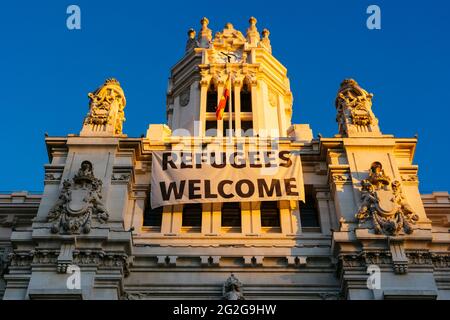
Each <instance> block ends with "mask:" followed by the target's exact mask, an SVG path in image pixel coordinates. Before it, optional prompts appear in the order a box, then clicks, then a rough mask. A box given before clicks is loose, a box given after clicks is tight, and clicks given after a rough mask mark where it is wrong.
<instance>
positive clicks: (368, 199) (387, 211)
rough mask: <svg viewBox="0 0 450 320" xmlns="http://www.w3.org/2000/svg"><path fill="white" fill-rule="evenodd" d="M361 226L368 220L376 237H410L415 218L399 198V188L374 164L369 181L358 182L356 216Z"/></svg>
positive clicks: (379, 166)
mask: <svg viewBox="0 0 450 320" xmlns="http://www.w3.org/2000/svg"><path fill="white" fill-rule="evenodd" d="M356 218H357V219H358V220H360V221H361V222H364V221H366V220H369V219H370V220H371V221H372V224H373V228H374V230H375V233H378V234H386V235H397V234H399V233H400V232H401V231H403V232H405V233H406V234H411V233H413V231H414V230H413V225H414V224H416V222H417V220H418V219H419V217H418V215H417V214H415V213H414V212H413V209H412V208H411V206H410V205H409V204H408V202H407V201H406V199H405V197H404V196H403V194H402V190H401V184H400V182H399V181H397V180H395V181H393V182H391V179H390V178H389V177H388V176H386V175H385V173H384V171H383V167H382V165H381V163H379V162H374V163H373V164H372V166H371V168H370V173H369V178H368V179H365V180H362V181H361V205H360V208H359V210H358V213H357V214H356Z"/></svg>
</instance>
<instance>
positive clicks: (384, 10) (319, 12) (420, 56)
mask: <svg viewBox="0 0 450 320" xmlns="http://www.w3.org/2000/svg"><path fill="white" fill-rule="evenodd" d="M211 2H212V1H174V0H171V1H157V2H155V3H153V2H150V1H132V0H129V1H92V0H90V1H79V0H74V1H73V2H68V1H61V0H60V1H50V0H39V1H37V0H36V1H7V2H6V1H5V2H2V4H1V6H0V15H1V16H0V40H1V42H0V43H1V51H0V75H1V77H0V88H1V93H2V99H1V100H0V106H1V111H2V125H1V127H0V133H1V136H2V138H3V145H2V147H1V150H2V154H1V157H0V166H1V168H2V169H1V170H0V190H31V191H40V190H42V189H43V172H44V170H43V165H44V164H45V163H47V154H46V148H45V143H44V133H45V132H48V133H49V134H50V135H52V136H57V135H59V136H64V135H66V134H69V133H78V132H79V130H80V127H81V123H82V120H83V117H84V116H85V114H86V112H87V109H88V97H87V93H88V92H90V91H92V90H94V89H95V88H97V87H98V86H99V85H100V84H102V83H103V81H104V80H105V79H106V78H108V77H116V78H117V79H118V80H119V81H120V82H121V84H122V86H123V88H124V90H125V94H126V97H127V107H126V109H125V113H126V118H127V121H126V123H125V125H124V131H125V133H127V134H128V135H129V136H139V135H140V134H141V133H144V132H145V131H146V129H147V126H148V124H149V123H163V122H165V92H166V86H167V78H168V76H169V69H170V67H171V66H172V65H174V64H175V63H176V62H177V60H178V59H179V58H180V57H181V56H182V55H183V53H184V46H185V41H186V31H187V30H188V28H190V27H194V28H195V29H196V30H198V29H199V20H200V18H201V17H202V16H207V17H208V18H209V20H210V28H211V29H213V31H214V32H216V31H218V30H221V29H222V27H223V26H224V24H225V23H226V22H228V21H229V22H232V23H233V24H234V26H235V28H237V29H240V30H241V31H242V32H245V30H246V28H247V25H248V22H247V21H248V18H249V17H250V16H251V15H254V16H255V17H256V18H257V19H258V24H257V26H258V27H259V30H260V31H261V30H262V29H263V28H264V27H267V28H269V29H270V31H271V41H272V47H273V54H274V55H275V56H276V57H277V58H278V59H279V60H280V61H281V62H282V63H283V64H284V65H285V66H286V67H287V68H288V72H289V77H290V80H291V88H292V91H293V94H294V114H293V119H292V120H293V123H309V124H310V125H311V127H312V129H313V131H314V134H317V133H321V134H322V135H323V136H332V135H334V134H335V133H336V131H337V125H336V122H335V109H334V97H335V95H336V91H337V89H338V88H339V84H340V82H341V80H342V79H344V78H347V77H353V78H355V79H356V80H357V81H358V82H359V83H360V84H361V86H362V87H364V88H366V89H367V90H368V91H369V92H372V93H374V108H373V110H374V112H375V115H376V116H377V117H378V118H379V120H380V127H381V130H382V131H383V133H390V134H395V135H396V136H398V137H412V136H414V134H416V133H418V134H419V144H418V148H417V150H416V157H415V163H417V164H418V165H419V178H420V190H421V192H424V193H427V192H431V191H433V190H450V179H449V178H450V175H449V173H448V170H449V169H448V164H449V161H448V159H450V148H449V144H448V142H449V138H450V137H449V127H450V124H449V123H448V121H449V119H450V102H449V99H450V97H449V95H448V92H449V86H450V61H449V57H450V41H449V40H450V37H449V31H450V18H449V16H450V1H445V0H442V1H431V0H429V1H392V0H391V1H381V0H372V1H365V0H345V1H343V0H341V1H334V0H333V1H331V0H330V1H312V0H309V1H295V2H294V1H282V0H277V1H249V0H246V1H216V2H215V3H214V4H211ZM70 4H76V5H79V6H80V8H81V14H82V16H81V26H82V29H81V30H79V31H70V30H68V29H67V28H66V18H67V14H66V8H67V6H68V5H70ZM370 4H377V5H379V6H380V7H381V14H382V22H381V23H382V25H381V26H382V29H381V30H368V29H367V28H366V19H367V17H368V15H367V14H366V8H367V6H368V5H370Z"/></svg>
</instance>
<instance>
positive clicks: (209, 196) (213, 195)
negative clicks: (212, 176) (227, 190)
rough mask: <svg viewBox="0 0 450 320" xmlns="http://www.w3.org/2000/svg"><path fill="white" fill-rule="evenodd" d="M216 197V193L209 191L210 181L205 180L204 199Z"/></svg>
mask: <svg viewBox="0 0 450 320" xmlns="http://www.w3.org/2000/svg"><path fill="white" fill-rule="evenodd" d="M212 198H217V193H211V181H210V180H205V199H212Z"/></svg>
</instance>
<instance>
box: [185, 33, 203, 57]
mask: <svg viewBox="0 0 450 320" xmlns="http://www.w3.org/2000/svg"><path fill="white" fill-rule="evenodd" d="M195 34H196V32H195V30H194V29H189V31H188V40H187V42H186V52H189V51H191V50H192V49H194V48H197V47H199V46H200V43H199V42H198V41H197V40H196V39H195Z"/></svg>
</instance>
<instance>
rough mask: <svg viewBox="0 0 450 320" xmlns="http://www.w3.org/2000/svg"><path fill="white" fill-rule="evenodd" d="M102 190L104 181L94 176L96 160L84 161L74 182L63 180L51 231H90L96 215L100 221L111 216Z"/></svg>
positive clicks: (69, 232) (51, 212) (51, 214)
mask: <svg viewBox="0 0 450 320" xmlns="http://www.w3.org/2000/svg"><path fill="white" fill-rule="evenodd" d="M101 191H102V181H101V180H100V179H97V178H95V177H94V173H93V167H92V163H90V162H89V161H83V162H82V163H81V167H80V169H79V170H78V173H77V174H76V175H75V176H74V177H73V179H72V182H71V181H69V180H65V181H64V182H63V188H62V190H61V193H60V196H59V199H58V200H57V201H56V203H55V205H54V206H53V208H52V209H51V210H50V212H49V214H48V221H50V222H53V225H52V229H51V231H52V232H53V233H58V232H62V233H68V234H78V233H80V232H81V231H82V232H83V233H89V231H90V230H91V219H92V217H95V218H96V219H97V220H98V221H99V222H100V223H103V222H106V221H107V220H108V217H109V215H108V212H107V210H106V207H105V205H104V204H103V202H102V195H101ZM61 229H62V230H61Z"/></svg>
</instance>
